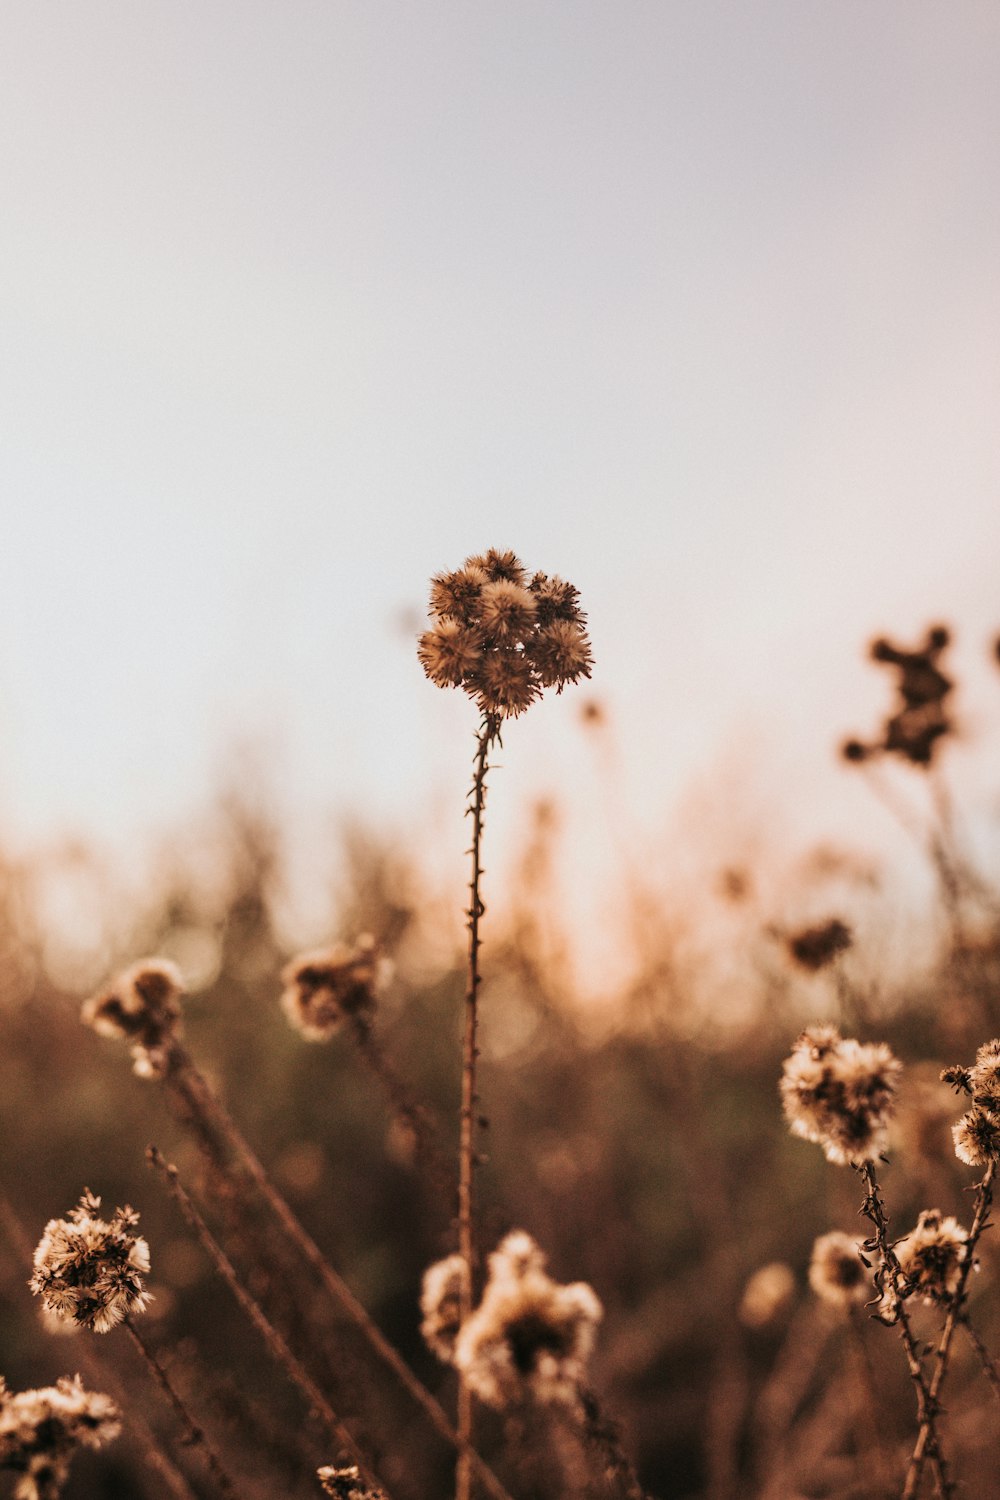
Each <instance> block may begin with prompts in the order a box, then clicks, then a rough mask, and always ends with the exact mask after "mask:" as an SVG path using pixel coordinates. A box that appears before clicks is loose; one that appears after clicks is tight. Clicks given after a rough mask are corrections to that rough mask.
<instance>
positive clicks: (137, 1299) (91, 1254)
mask: <svg viewBox="0 0 1000 1500" xmlns="http://www.w3.org/2000/svg"><path fill="white" fill-rule="evenodd" d="M100 1206H101V1200H100V1198H98V1197H97V1196H96V1195H95V1194H93V1193H92V1192H90V1190H89V1188H88V1189H85V1190H84V1193H83V1196H82V1197H81V1199H80V1202H79V1204H78V1206H77V1207H76V1208H74V1209H72V1210H71V1211H70V1213H69V1214H68V1216H67V1217H66V1218H65V1219H50V1220H49V1222H48V1224H46V1226H45V1233H44V1234H43V1235H42V1238H41V1239H40V1240H39V1242H38V1246H37V1248H36V1250H35V1259H34V1265H35V1269H34V1274H33V1275H32V1278H31V1282H30V1286H31V1290H32V1291H33V1292H34V1293H35V1294H36V1296H39V1297H41V1299H42V1303H43V1305H44V1306H45V1307H47V1308H48V1310H49V1311H50V1312H53V1313H56V1314H57V1315H58V1316H59V1317H61V1318H63V1319H64V1320H65V1321H66V1322H70V1323H76V1324H78V1325H79V1326H80V1327H82V1328H90V1329H92V1330H93V1331H94V1333H107V1332H108V1331H109V1329H112V1328H114V1327H115V1325H116V1324H118V1323H120V1322H122V1320H123V1319H124V1318H126V1317H128V1316H130V1314H132V1313H137V1312H142V1311H143V1309H144V1308H145V1307H146V1305H147V1304H148V1302H149V1301H150V1295H149V1293H148V1292H147V1291H146V1290H145V1288H144V1286H143V1276H144V1275H145V1274H146V1273H147V1272H148V1270H149V1246H148V1245H147V1244H146V1241H145V1240H144V1239H142V1237H141V1236H140V1235H137V1234H136V1233H135V1232H134V1231H135V1226H136V1225H137V1224H138V1222H139V1215H138V1214H137V1213H136V1212H135V1210H134V1209H132V1208H129V1207H128V1206H127V1205H126V1206H125V1207H124V1208H118V1209H116V1210H115V1212H114V1214H113V1215H112V1217H111V1219H110V1221H108V1220H105V1219H99V1218H98V1217H97V1210H98V1209H99V1208H100Z"/></svg>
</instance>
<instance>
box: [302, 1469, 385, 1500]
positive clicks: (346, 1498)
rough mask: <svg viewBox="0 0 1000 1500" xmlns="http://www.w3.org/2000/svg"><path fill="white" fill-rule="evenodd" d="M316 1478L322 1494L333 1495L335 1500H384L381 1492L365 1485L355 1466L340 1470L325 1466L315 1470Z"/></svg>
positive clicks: (359, 1471)
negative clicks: (321, 1487)
mask: <svg viewBox="0 0 1000 1500" xmlns="http://www.w3.org/2000/svg"><path fill="white" fill-rule="evenodd" d="M316 1478H317V1479H318V1480H319V1482H320V1484H321V1485H322V1486H323V1493H324V1494H326V1495H334V1496H335V1497H336V1500H385V1494H384V1492H383V1491H382V1490H378V1489H372V1487H371V1485H370V1484H366V1483H365V1481H364V1479H363V1478H362V1477H361V1470H360V1469H359V1468H358V1466H357V1464H348V1465H347V1467H346V1468H342V1469H335V1468H333V1467H332V1466H331V1465H326V1466H325V1467H324V1468H322V1469H317V1470H316Z"/></svg>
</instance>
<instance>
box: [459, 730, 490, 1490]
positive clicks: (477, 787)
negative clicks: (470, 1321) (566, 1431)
mask: <svg viewBox="0 0 1000 1500" xmlns="http://www.w3.org/2000/svg"><path fill="white" fill-rule="evenodd" d="M498 736H499V722H498V720H497V719H496V717H495V716H494V715H492V714H487V715H486V716H485V718H484V719H483V723H482V726H481V728H480V731H479V737H478V740H477V742H476V757H475V762H474V770H473V776H472V790H471V792H470V794H469V806H468V808H467V809H466V811H467V813H468V815H469V816H470V817H471V818H472V848H471V850H470V851H469V852H470V855H471V858H472V874H471V876H470V879H469V909H468V912H467V914H466V915H467V919H468V921H467V926H468V933H469V966H468V974H467V979H466V988H465V1036H464V1039H463V1043H462V1109H461V1130H460V1141H459V1154H458V1253H459V1254H460V1255H461V1257H462V1260H463V1261H464V1262H465V1279H464V1281H463V1283H462V1294H461V1321H462V1322H463V1323H464V1322H465V1321H466V1319H467V1318H469V1317H470V1316H471V1314H472V1298H473V1278H474V1275H475V1255H476V1247H475V1237H474V1226H473V1208H474V1194H475V1172H476V1160H477V1158H476V1125H477V1123H478V1108H479V1095H478V1093H477V1092H476V1064H477V1062H478V1059H479V1050H478V1047H477V1045H476V1031H477V1026H478V1020H479V1012H478V1004H479V980H480V975H479V947H480V937H479V923H480V920H481V918H482V916H483V914H484V913H485V911H486V908H485V906H484V905H483V901H482V895H481V891H480V882H481V880H482V875H483V867H482V860H481V851H482V838H483V813H484V811H485V808H486V772H487V768H488V759H489V752H490V746H491V745H492V744H493V741H494V740H495V739H497V738H498ZM458 1435H459V1438H460V1439H461V1440H462V1442H464V1443H466V1444H468V1443H471V1441H472V1391H471V1389H470V1387H469V1384H468V1382H467V1381H466V1379H465V1377H464V1375H463V1374H462V1373H461V1371H460V1372H459V1380H458ZM471 1495H472V1474H471V1472H470V1468H469V1462H468V1458H467V1456H466V1453H465V1452H461V1453H459V1457H458V1463H457V1464H456V1467H455V1500H471Z"/></svg>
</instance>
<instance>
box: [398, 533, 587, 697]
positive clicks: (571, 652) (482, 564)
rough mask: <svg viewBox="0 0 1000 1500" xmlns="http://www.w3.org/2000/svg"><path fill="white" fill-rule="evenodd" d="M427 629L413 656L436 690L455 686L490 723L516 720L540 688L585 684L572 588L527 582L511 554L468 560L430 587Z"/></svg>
mask: <svg viewBox="0 0 1000 1500" xmlns="http://www.w3.org/2000/svg"><path fill="white" fill-rule="evenodd" d="M430 613H431V625H430V628H429V629H428V630H426V631H425V632H424V634H423V635H422V636H421V637H420V640H419V642H418V645H417V656H418V658H419V660H420V664H421V666H422V667H423V669H424V672H425V674H426V675H427V677H428V678H429V679H430V680H431V682H433V683H435V684H436V685H437V686H438V687H460V688H462V689H463V690H464V691H465V692H466V693H468V695H469V696H470V698H473V699H475V701H476V703H477V704H478V705H479V707H480V709H481V710H482V712H483V713H484V714H486V715H488V716H490V717H492V718H494V719H498V720H499V719H508V718H516V717H517V715H518V714H522V713H524V711H525V709H526V708H530V706H531V704H532V703H534V701H535V699H536V698H538V697H539V696H540V695H541V693H542V691H543V690H544V689H545V688H550V687H554V688H555V690H556V692H557V693H561V692H562V690H563V688H564V687H565V686H566V685H567V684H568V683H572V682H579V681H580V679H581V678H583V677H589V676H590V671H591V665H592V656H591V650H590V641H589V639H588V637H587V631H586V616H585V615H584V614H583V612H582V610H581V609H580V605H579V593H578V591H577V590H576V589H575V588H574V587H573V585H572V584H571V583H567V582H566V581H565V580H564V579H562V578H558V577H551V578H550V577H549V576H548V575H547V574H545V573H535V574H533V575H532V576H531V577H530V578H529V576H528V572H527V569H526V568H525V567H524V564H523V563H522V562H521V560H520V558H518V557H517V556H516V554H515V553H513V552H500V551H497V550H496V549H495V548H491V549H490V551H489V552H484V553H482V554H479V555H476V556H474V557H469V558H466V560H465V563H464V565H463V566H462V567H461V568H458V569H456V570H455V571H454V572H451V573H438V574H437V575H436V576H435V577H434V578H433V579H432V581H431V598H430Z"/></svg>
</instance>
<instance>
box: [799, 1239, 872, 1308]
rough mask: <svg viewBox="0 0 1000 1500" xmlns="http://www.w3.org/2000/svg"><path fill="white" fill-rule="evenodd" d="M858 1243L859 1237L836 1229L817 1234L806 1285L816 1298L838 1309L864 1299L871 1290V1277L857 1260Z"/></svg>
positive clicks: (859, 1260) (858, 1259)
mask: <svg viewBox="0 0 1000 1500" xmlns="http://www.w3.org/2000/svg"><path fill="white" fill-rule="evenodd" d="M861 1245H862V1242H861V1240H859V1239H852V1238H851V1236H850V1235H849V1234H842V1233H841V1232H840V1231H839V1230H837V1229H835V1230H833V1231H832V1232H831V1233H830V1234H822V1235H820V1237H819V1239H818V1240H816V1242H815V1244H814V1245H813V1250H812V1259H811V1260H810V1262H809V1285H810V1286H811V1287H812V1289H813V1291H814V1292H815V1293H816V1296H817V1297H819V1299H820V1301H822V1302H825V1303H827V1304H828V1305H829V1306H831V1307H836V1308H839V1309H840V1311H841V1312H845V1311H847V1309H848V1308H851V1307H855V1306H857V1305H858V1304H859V1303H861V1302H864V1301H865V1300H866V1298H867V1297H868V1295H869V1293H870V1291H871V1286H872V1282H871V1276H870V1275H869V1272H868V1268H867V1267H866V1266H865V1264H864V1262H863V1261H862V1259H861Z"/></svg>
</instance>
